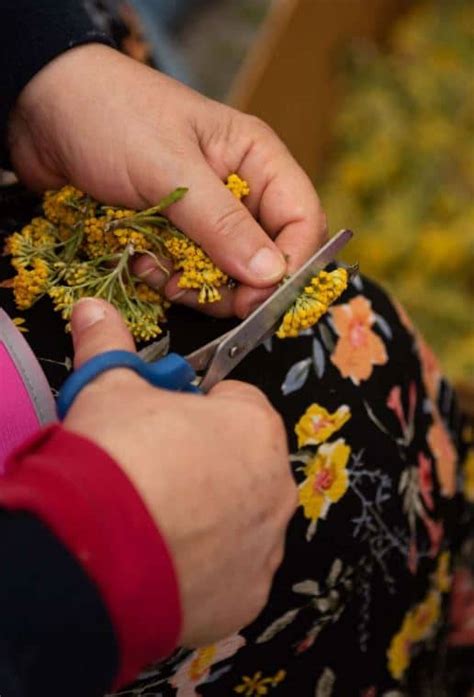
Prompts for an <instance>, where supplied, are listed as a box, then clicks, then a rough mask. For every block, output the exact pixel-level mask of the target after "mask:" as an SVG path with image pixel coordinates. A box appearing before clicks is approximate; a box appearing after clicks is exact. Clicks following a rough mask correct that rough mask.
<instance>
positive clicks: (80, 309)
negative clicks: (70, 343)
mask: <svg viewBox="0 0 474 697" xmlns="http://www.w3.org/2000/svg"><path fill="white" fill-rule="evenodd" d="M104 317H105V307H104V305H103V304H102V303H101V302H100V300H94V298H83V299H81V300H79V301H78V302H77V303H76V304H75V305H74V309H73V311H72V317H71V329H72V333H73V334H74V335H76V336H77V335H79V334H82V332H83V331H85V330H86V329H88V328H89V327H92V325H93V324H97V322H100V321H101V320H103V319H104Z"/></svg>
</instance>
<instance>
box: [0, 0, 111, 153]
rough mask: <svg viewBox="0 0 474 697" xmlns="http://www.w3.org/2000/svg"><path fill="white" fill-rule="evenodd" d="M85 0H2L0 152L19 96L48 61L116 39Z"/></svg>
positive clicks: (5, 150) (3, 146)
mask: <svg viewBox="0 0 474 697" xmlns="http://www.w3.org/2000/svg"><path fill="white" fill-rule="evenodd" d="M84 5H85V3H83V2H81V0H2V2H1V3H0V154H1V156H2V159H3V161H5V158H6V154H7V144H6V138H7V124H8V118H9V114H10V111H11V109H12V107H13V105H14V104H15V101H16V99H17V97H18V95H19V94H20V92H21V91H22V89H23V88H24V87H25V85H26V84H27V83H28V82H29V80H30V79H31V78H32V77H33V76H34V75H36V73H37V72H39V71H40V70H41V68H43V67H44V66H45V65H46V64H47V63H49V62H50V61H51V60H53V59H54V58H56V57H57V56H58V55H60V54H61V53H63V52H64V51H67V50H68V49H70V48H73V47H74V46H79V45H81V44H84V43H90V42H98V43H104V44H109V45H110V44H112V40H111V38H110V37H109V36H108V35H107V34H105V33H104V32H102V31H100V30H99V29H98V28H97V27H96V26H95V25H94V22H93V20H92V18H91V17H90V16H89V14H88V13H87V11H86V9H85V7H84Z"/></svg>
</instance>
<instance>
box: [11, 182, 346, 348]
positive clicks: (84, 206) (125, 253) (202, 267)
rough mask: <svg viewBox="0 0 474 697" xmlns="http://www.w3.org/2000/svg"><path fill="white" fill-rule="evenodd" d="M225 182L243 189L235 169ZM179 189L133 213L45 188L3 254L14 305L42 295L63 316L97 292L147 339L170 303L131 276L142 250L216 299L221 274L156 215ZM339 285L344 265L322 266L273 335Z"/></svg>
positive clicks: (297, 323)
mask: <svg viewBox="0 0 474 697" xmlns="http://www.w3.org/2000/svg"><path fill="white" fill-rule="evenodd" d="M226 186H227V187H228V188H229V190H230V191H231V192H232V194H233V195H234V196H235V197H236V198H238V199H241V198H242V197H243V196H246V195H248V193H249V192H250V189H249V186H248V184H247V182H245V181H244V180H242V179H241V178H240V177H239V176H238V175H237V174H231V175H229V177H228V179H227V183H226ZM185 193H186V189H176V190H175V191H174V192H172V193H171V194H170V195H169V196H167V197H166V198H164V199H163V200H162V201H161V202H160V203H158V204H157V205H156V206H153V207H152V208H149V209H148V210H145V211H139V212H137V211H133V210H127V209H121V208H117V207H112V206H101V205H100V204H99V203H98V202H97V201H94V200H93V199H92V198H91V197H90V196H88V195H86V194H84V193H82V192H81V191H79V190H78V189H76V188H74V187H73V186H65V187H63V188H62V189H61V190H60V191H48V192H47V193H46V194H45V196H44V201H43V210H44V214H45V217H44V218H40V217H38V218H34V219H33V220H32V221H31V222H30V223H29V224H28V225H26V226H25V227H24V228H23V229H22V230H21V231H20V232H15V233H13V234H12V235H10V237H9V238H8V239H7V243H6V247H5V252H6V253H7V254H9V255H11V257H12V265H13V267H14V268H15V269H16V271H17V274H16V276H15V277H14V279H13V281H12V282H11V283H10V282H9V284H10V285H11V286H12V287H13V291H14V295H15V301H16V304H17V307H18V308H19V309H22V310H26V309H28V308H30V307H31V306H32V305H33V304H34V303H35V302H36V300H38V299H39V298H40V297H41V296H42V295H44V294H47V295H49V297H50V298H51V300H52V302H53V306H54V309H55V310H57V311H58V312H60V313H61V316H62V317H63V319H65V320H66V321H69V319H70V317H71V313H72V308H73V305H74V303H76V302H77V301H78V300H79V299H80V298H82V297H86V296H92V297H99V298H104V299H105V300H107V301H108V302H111V303H112V304H113V305H114V306H115V307H116V308H117V309H118V310H119V311H120V312H121V313H122V315H123V317H124V319H125V321H126V323H127V325H128V327H129V328H130V330H131V332H132V334H133V335H134V336H135V338H136V339H138V340H140V341H147V340H149V339H153V338H155V337H156V336H158V334H160V333H161V328H160V325H161V324H162V323H163V322H164V321H165V320H166V316H165V310H166V309H167V307H168V306H169V303H167V302H166V301H165V299H164V298H163V296H162V295H161V294H160V293H158V292H156V291H154V290H151V289H150V288H148V287H147V286H146V285H145V284H144V283H142V282H141V281H140V279H139V278H137V277H135V276H134V275H133V271H132V270H131V268H130V264H129V262H130V259H131V257H132V256H133V255H134V254H136V253H144V254H148V255H150V256H151V257H153V258H154V259H155V260H156V262H157V263H158V264H159V263H160V262H159V258H160V257H163V256H167V257H169V258H170V260H171V261H172V264H173V267H174V270H175V271H178V272H180V278H179V281H178V284H179V287H180V288H183V289H190V290H194V291H196V292H197V295H198V300H199V302H200V303H213V302H216V301H218V300H220V299H221V293H220V288H221V287H222V286H224V285H225V284H226V283H227V282H228V280H229V278H228V276H227V274H225V273H224V272H223V271H221V270H220V269H219V268H217V266H216V265H215V264H214V263H213V262H212V261H211V259H210V258H209V257H208V256H207V254H206V253H205V252H204V250H203V249H201V247H199V245H197V244H196V243H195V242H193V241H192V240H190V239H189V238H188V237H186V235H184V234H183V233H182V232H180V231H179V230H177V229H176V228H175V227H174V226H173V225H172V224H171V222H170V221H169V220H168V218H166V217H165V216H164V215H163V211H164V210H165V209H166V208H167V207H168V206H170V205H171V204H172V203H176V202H177V201H179V200H180V199H181V198H182V197H183V196H184V194H185ZM346 284H347V274H346V272H345V271H344V270H343V269H338V270H337V271H334V272H330V273H326V272H322V273H321V274H320V275H319V276H318V277H317V278H315V279H313V280H312V281H311V284H310V285H309V286H308V287H307V288H306V289H305V292H304V293H303V294H302V296H301V298H299V299H298V300H297V301H296V303H295V305H294V307H293V308H292V309H291V310H290V312H289V315H288V316H289V317H290V319H289V320H288V316H287V317H286V318H285V320H284V321H283V325H282V327H283V329H280V331H279V336H282V335H288V336H294V335H296V333H297V331H298V330H299V329H301V328H304V327H308V326H311V324H314V322H316V321H317V319H319V317H320V316H321V314H323V313H324V312H325V311H326V310H327V307H328V305H329V304H330V303H331V302H332V301H333V300H334V299H335V298H336V297H337V296H338V295H339V294H340V293H341V292H342V290H343V288H345V285H346Z"/></svg>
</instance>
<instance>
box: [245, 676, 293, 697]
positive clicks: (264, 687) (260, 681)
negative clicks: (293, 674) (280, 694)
mask: <svg viewBox="0 0 474 697" xmlns="http://www.w3.org/2000/svg"><path fill="white" fill-rule="evenodd" d="M285 677H286V671H284V670H279V671H278V673H277V674H276V675H274V676H273V677H271V676H270V677H268V678H264V677H263V674H262V672H261V671H259V672H258V673H255V675H254V676H253V678H250V677H249V676H248V675H244V676H243V678H242V683H241V684H240V685H237V687H234V691H235V692H237V693H238V694H240V695H244V697H253V696H254V695H267V694H268V691H269V689H271V688H272V687H276V686H277V685H279V684H280V683H281V682H282V681H283V680H284V679H285Z"/></svg>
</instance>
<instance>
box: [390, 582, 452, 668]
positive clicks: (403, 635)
mask: <svg viewBox="0 0 474 697" xmlns="http://www.w3.org/2000/svg"><path fill="white" fill-rule="evenodd" d="M440 612H441V595H440V593H439V592H438V591H437V590H430V591H429V592H428V594H427V596H426V598H425V599H424V600H422V602H421V603H419V604H418V605H415V607H414V608H412V609H411V610H409V611H408V612H407V614H406V615H405V617H404V619H403V623H402V626H401V629H400V631H399V632H397V634H395V636H394V637H393V639H392V641H391V643H390V646H389V648H388V651H387V659H388V669H389V671H390V674H391V675H392V677H394V678H395V679H396V680H400V678H402V677H403V675H404V673H405V671H406V669H407V668H408V666H409V665H410V661H411V651H412V647H413V645H414V644H416V643H417V642H420V641H423V640H425V639H427V638H428V637H429V636H430V635H431V633H432V631H433V627H434V626H435V625H436V623H437V622H438V620H439V617H440Z"/></svg>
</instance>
